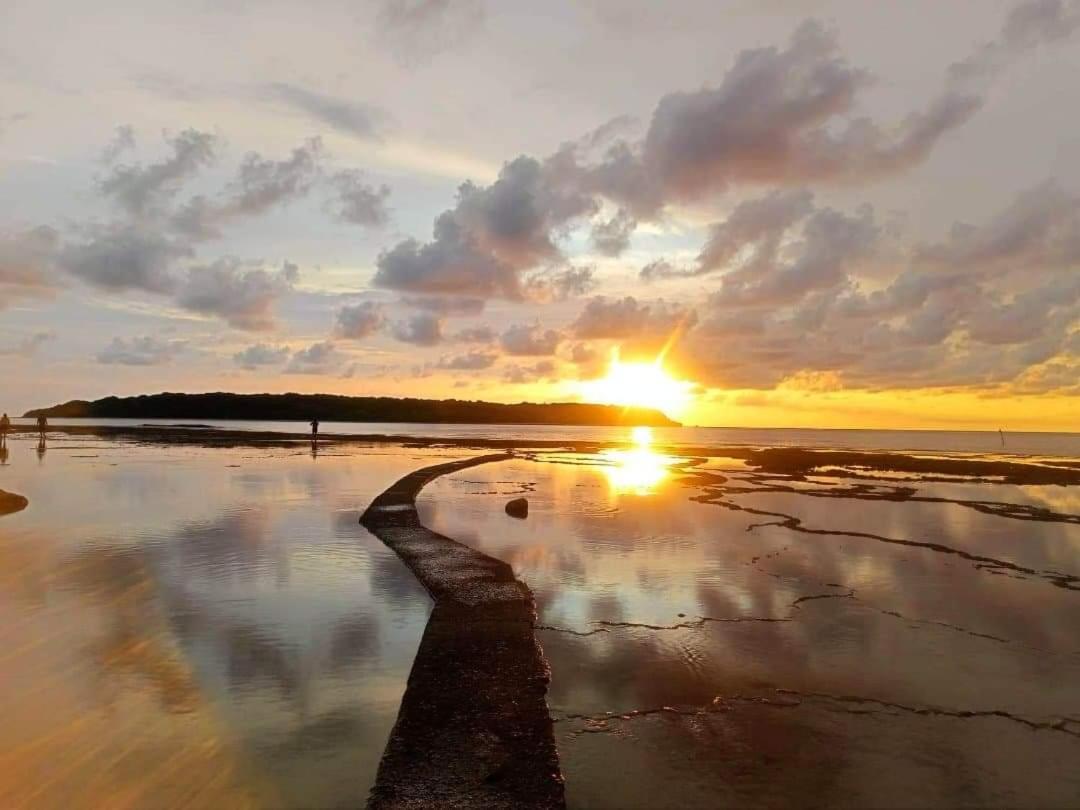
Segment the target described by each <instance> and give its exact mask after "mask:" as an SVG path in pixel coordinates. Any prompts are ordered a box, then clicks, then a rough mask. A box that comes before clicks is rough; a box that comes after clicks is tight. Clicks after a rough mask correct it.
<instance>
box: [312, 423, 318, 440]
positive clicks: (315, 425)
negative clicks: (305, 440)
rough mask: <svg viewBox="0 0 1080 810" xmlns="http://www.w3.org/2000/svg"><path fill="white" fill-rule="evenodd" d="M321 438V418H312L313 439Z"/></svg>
mask: <svg viewBox="0 0 1080 810" xmlns="http://www.w3.org/2000/svg"><path fill="white" fill-rule="evenodd" d="M318 438H319V420H318V419H312V420H311V440H312V441H316V440H318Z"/></svg>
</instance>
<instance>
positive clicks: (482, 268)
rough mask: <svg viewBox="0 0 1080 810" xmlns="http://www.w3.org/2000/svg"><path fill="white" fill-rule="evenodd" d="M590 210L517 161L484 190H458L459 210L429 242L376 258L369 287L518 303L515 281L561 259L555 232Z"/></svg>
mask: <svg viewBox="0 0 1080 810" xmlns="http://www.w3.org/2000/svg"><path fill="white" fill-rule="evenodd" d="M595 207H596V204H595V202H594V201H593V200H592V199H591V198H590V197H588V196H587V195H584V194H582V193H580V192H578V191H576V190H574V189H564V188H560V187H559V185H558V184H556V183H553V182H550V178H549V176H548V174H547V172H546V169H545V167H544V166H542V165H541V164H540V163H539V162H538V161H536V160H534V159H533V158H528V157H519V158H517V159H516V160H514V161H511V162H510V163H507V164H506V165H505V166H503V168H502V171H501V172H500V173H499V177H498V179H497V180H496V181H495V182H494V183H492V184H491V185H490V186H486V187H479V186H476V185H473V184H472V183H465V184H463V185H462V186H461V187H460V188H459V190H458V200H457V205H456V206H455V207H454V208H453V209H451V210H449V211H446V212H444V213H443V214H441V215H440V216H439V217H438V218H437V219H436V220H435V227H434V236H433V239H432V241H430V242H427V243H424V244H421V243H419V242H417V241H416V240H415V239H407V240H405V241H403V242H400V243H399V244H398V245H396V246H395V247H393V248H391V249H390V250H388V251H385V252H383V253H382V254H380V255H379V257H378V260H377V262H376V266H377V268H378V270H377V272H376V274H375V278H374V284H375V285H376V286H378V287H384V288H387V289H393V290H400V291H403V292H414V293H432V294H458V295H465V296H473V297H477V298H492V297H502V298H508V299H512V300H519V299H521V298H522V297H523V289H522V279H521V273H522V272H523V271H525V270H528V269H531V268H533V267H535V266H536V265H538V264H540V263H543V262H554V261H558V260H559V259H560V258H561V253H560V251H559V249H558V247H557V246H556V244H555V241H554V237H553V231H554V230H555V229H556V228H560V227H563V226H565V225H567V223H569V222H571V221H572V220H575V219H577V218H580V217H583V216H586V215H590V214H591V213H592V212H593V211H594V210H595Z"/></svg>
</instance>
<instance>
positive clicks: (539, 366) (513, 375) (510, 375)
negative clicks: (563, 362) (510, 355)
mask: <svg viewBox="0 0 1080 810" xmlns="http://www.w3.org/2000/svg"><path fill="white" fill-rule="evenodd" d="M557 369H558V367H557V366H556V365H555V362H554V361H553V360H540V361H539V362H537V363H533V364H532V365H530V366H521V365H514V366H509V367H508V368H507V369H506V371H505V373H504V374H503V379H504V380H506V382H508V383H510V384H512V385H522V384H525V383H531V382H539V381H540V380H544V379H551V378H552V377H553V376H554V375H555V373H556V371H557Z"/></svg>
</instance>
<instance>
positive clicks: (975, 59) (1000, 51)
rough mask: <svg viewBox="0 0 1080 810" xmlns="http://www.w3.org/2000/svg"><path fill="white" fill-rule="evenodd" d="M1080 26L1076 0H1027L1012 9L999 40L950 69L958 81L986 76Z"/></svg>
mask: <svg viewBox="0 0 1080 810" xmlns="http://www.w3.org/2000/svg"><path fill="white" fill-rule="evenodd" d="M1077 29H1080V3H1078V2H1076V0H1028V2H1023V3H1018V4H1017V5H1015V6H1014V7H1013V8H1012V10H1011V11H1010V12H1009V15H1008V16H1007V17H1006V18H1005V23H1004V25H1002V28H1001V32H1000V33H999V35H998V37H997V39H995V40H993V41H991V42H988V43H986V44H984V45H983V46H982V47H981V48H979V49H978V50H977V51H975V53H973V54H972V55H971V56H969V57H968V58H967V59H964V60H962V61H960V62H957V63H955V64H954V65H952V66H951V67H950V69H949V74H950V76H951V77H952V78H953V79H954V80H956V81H959V82H971V81H977V80H980V79H986V78H987V77H990V76H993V75H994V74H995V73H997V72H999V71H1001V70H1002V69H1003V68H1005V67H1007V66H1008V64H1009V63H1010V62H1012V61H1013V60H1014V59H1016V58H1017V57H1019V56H1021V55H1023V54H1024V53H1025V52H1027V51H1032V50H1035V49H1037V48H1041V47H1045V46H1048V45H1053V44H1055V43H1058V42H1061V41H1063V40H1065V39H1067V38H1069V37H1070V36H1072V35H1073V34H1074V33H1075V32H1076V31H1077Z"/></svg>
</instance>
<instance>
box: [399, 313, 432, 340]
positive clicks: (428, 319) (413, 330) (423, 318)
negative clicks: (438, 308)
mask: <svg viewBox="0 0 1080 810" xmlns="http://www.w3.org/2000/svg"><path fill="white" fill-rule="evenodd" d="M392 334H393V336H394V337H395V338H397V339H398V340H400V341H401V342H402V343H412V344H413V345H414V346H434V345H436V344H437V343H440V342H441V341H442V338H443V322H442V318H439V317H438V316H436V315H433V314H432V313H430V312H418V313H417V314H415V315H413V316H411V317H409V318H406V319H405V320H403V321H398V322H397V323H395V324H394V326H393V329H392Z"/></svg>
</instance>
